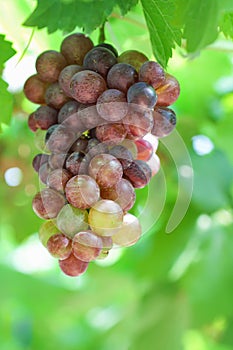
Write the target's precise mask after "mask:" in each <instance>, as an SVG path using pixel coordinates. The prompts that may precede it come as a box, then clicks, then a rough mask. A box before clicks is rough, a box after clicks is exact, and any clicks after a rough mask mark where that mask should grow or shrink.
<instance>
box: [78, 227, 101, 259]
mask: <svg viewBox="0 0 233 350" xmlns="http://www.w3.org/2000/svg"><path fill="white" fill-rule="evenodd" d="M102 248H103V243H102V240H101V238H100V237H98V236H96V235H95V234H94V233H93V232H91V231H81V232H79V233H77V234H76V235H75V236H74V238H73V243H72V249H73V254H74V256H75V257H76V258H77V259H80V260H82V261H85V262H89V261H92V260H95V259H96V258H97V257H98V255H99V254H100V252H101V250H102Z"/></svg>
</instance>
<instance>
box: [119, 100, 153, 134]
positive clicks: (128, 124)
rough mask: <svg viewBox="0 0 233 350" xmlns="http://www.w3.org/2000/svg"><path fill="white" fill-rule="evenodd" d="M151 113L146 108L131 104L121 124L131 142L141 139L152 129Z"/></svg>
mask: <svg viewBox="0 0 233 350" xmlns="http://www.w3.org/2000/svg"><path fill="white" fill-rule="evenodd" d="M153 122H154V120H153V115H152V111H151V110H150V109H148V108H144V107H142V106H138V105H135V104H131V106H130V108H129V111H128V113H127V115H126V117H125V118H124V119H123V120H122V123H123V124H124V126H125V129H126V130H127V132H128V133H127V138H128V139H132V140H137V139H141V138H142V137H143V136H145V135H146V134H147V133H148V132H150V131H151V129H152V127H153Z"/></svg>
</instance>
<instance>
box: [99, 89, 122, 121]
mask: <svg viewBox="0 0 233 350" xmlns="http://www.w3.org/2000/svg"><path fill="white" fill-rule="evenodd" d="M96 109H97V112H98V113H99V114H100V116H101V117H102V118H104V119H105V120H107V121H109V122H116V121H119V120H121V119H122V118H124V116H125V115H126V114H127V112H128V104H127V102H126V97H125V94H124V93H123V92H121V91H120V90H117V89H108V90H106V91H104V92H103V93H102V95H100V96H99V97H98V100H97V103H96Z"/></svg>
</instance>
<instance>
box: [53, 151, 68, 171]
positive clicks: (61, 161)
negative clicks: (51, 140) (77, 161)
mask: <svg viewBox="0 0 233 350" xmlns="http://www.w3.org/2000/svg"><path fill="white" fill-rule="evenodd" d="M68 156H69V154H67V153H51V154H50V155H49V159H48V162H49V165H50V168H51V169H61V168H64V165H65V162H66V158H67V157H68Z"/></svg>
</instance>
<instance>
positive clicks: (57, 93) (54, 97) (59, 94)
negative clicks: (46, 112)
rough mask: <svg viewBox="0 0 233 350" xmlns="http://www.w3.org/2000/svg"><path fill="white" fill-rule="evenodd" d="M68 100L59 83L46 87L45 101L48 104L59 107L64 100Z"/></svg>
mask: <svg viewBox="0 0 233 350" xmlns="http://www.w3.org/2000/svg"><path fill="white" fill-rule="evenodd" d="M69 100H70V97H68V96H67V95H66V94H65V92H64V91H63V90H62V88H61V87H60V85H59V84H58V83H57V82H56V83H53V84H51V85H49V87H48V88H47V89H46V92H45V102H46V104H47V105H48V106H50V107H53V108H56V109H60V108H61V107H62V106H63V105H64V104H65V103H66V102H68V101H69Z"/></svg>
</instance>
